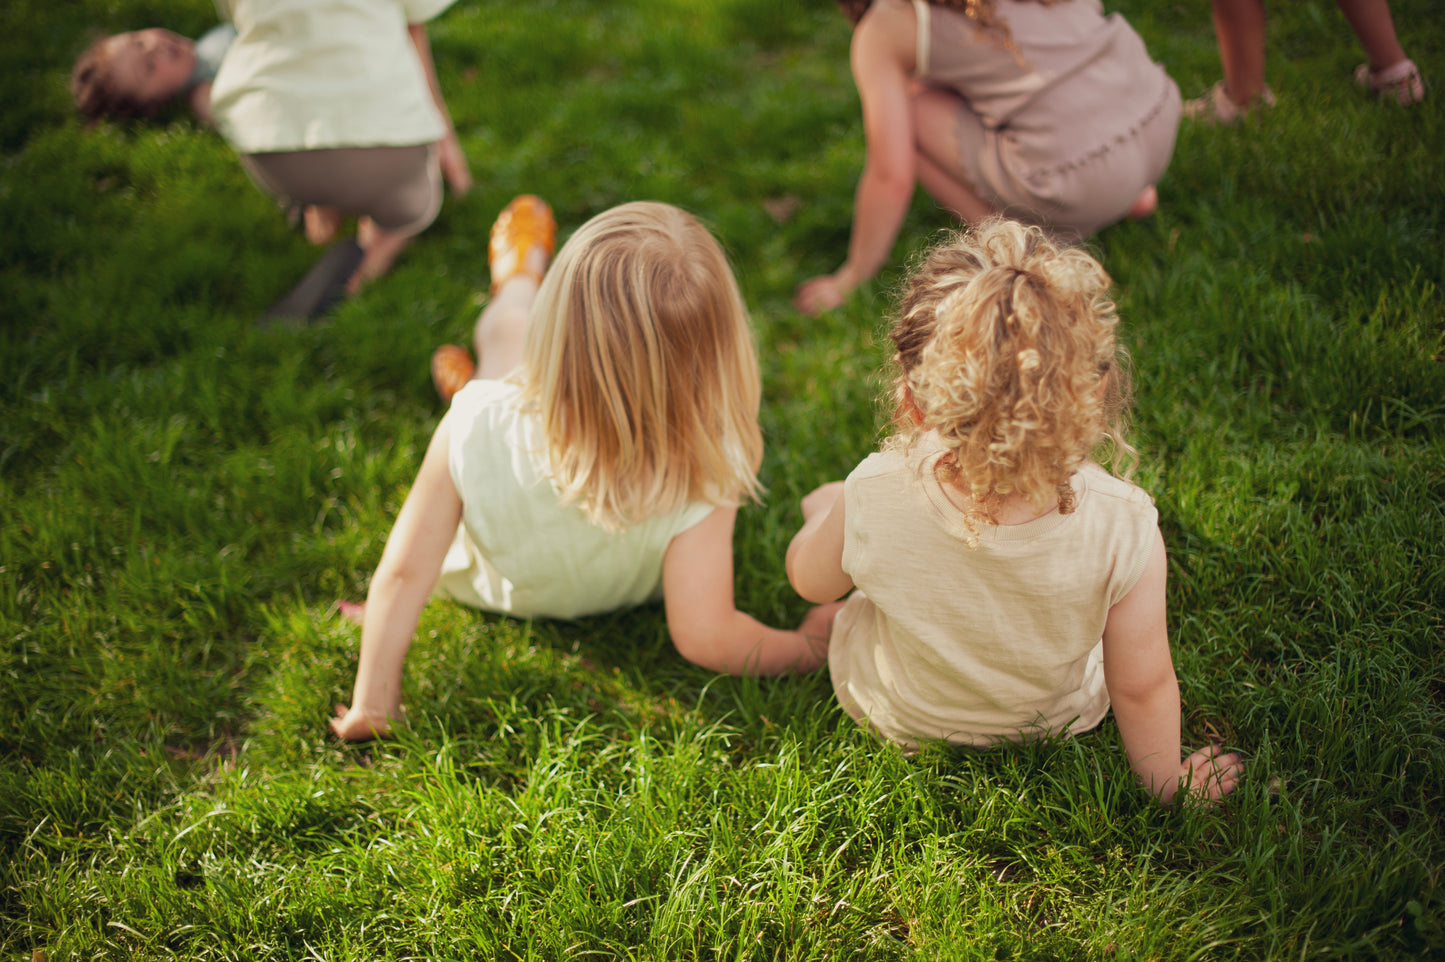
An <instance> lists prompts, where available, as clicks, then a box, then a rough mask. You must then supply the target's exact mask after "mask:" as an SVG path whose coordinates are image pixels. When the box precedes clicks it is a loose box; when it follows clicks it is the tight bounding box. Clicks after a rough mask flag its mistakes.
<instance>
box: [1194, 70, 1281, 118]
mask: <svg viewBox="0 0 1445 962" xmlns="http://www.w3.org/2000/svg"><path fill="white" fill-rule="evenodd" d="M1273 106H1274V91H1273V90H1270V89H1269V85H1268V84H1265V85H1264V86H1263V87H1260V88H1259V96H1258V97H1256V98H1255V99H1254V103H1252V104H1250V105H1249V106H1247V107H1241V106H1240V105H1239V104H1237V103H1235V102H1234V101H1233V100H1231V99H1229V94H1228V92H1226V91H1225V89H1224V81H1223V80H1221V81H1219V83H1217V84H1215V85H1214V86H1213V87H1210V88H1209V93H1207V94H1205V95H1204V96H1203V97H1196V98H1194V99H1193V100H1186V101H1185V102H1184V116H1186V117H1192V118H1193V119H1195V120H1202V121H1204V122H1205V123H1216V124H1224V125H1225V126H1228V125H1230V124H1232V123H1234V122H1236V121H1237V120H1239V118H1241V117H1244V116H1246V115H1248V114H1252V113H1254V112H1255V111H1256V110H1259V109H1261V108H1263V107H1273Z"/></svg>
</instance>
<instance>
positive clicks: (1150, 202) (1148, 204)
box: [1129, 184, 1159, 220]
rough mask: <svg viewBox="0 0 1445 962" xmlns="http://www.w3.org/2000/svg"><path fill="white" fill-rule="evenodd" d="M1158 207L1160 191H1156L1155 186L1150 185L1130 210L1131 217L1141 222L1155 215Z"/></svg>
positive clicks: (1140, 194) (1140, 193) (1141, 192)
mask: <svg viewBox="0 0 1445 962" xmlns="http://www.w3.org/2000/svg"><path fill="white" fill-rule="evenodd" d="M1158 206H1159V191H1157V190H1155V189H1154V185H1153V184H1150V185H1149V186H1148V187H1145V188H1144V189H1143V190H1141V191H1140V192H1139V196H1138V197H1136V198H1135V199H1134V206H1133V207H1130V208H1129V216H1130V217H1132V218H1133V219H1134V220H1141V219H1143V218H1145V217H1148V216H1149V215H1150V214H1152V213H1154V210H1155V208H1157V207H1158Z"/></svg>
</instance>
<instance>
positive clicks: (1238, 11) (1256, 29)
mask: <svg viewBox="0 0 1445 962" xmlns="http://www.w3.org/2000/svg"><path fill="white" fill-rule="evenodd" d="M1210 8H1211V12H1212V14H1213V17H1214V37H1215V39H1216V40H1217V41H1218V43H1219V60H1220V64H1221V65H1222V66H1223V68H1224V91H1225V93H1226V94H1227V95H1228V97H1229V99H1230V100H1232V101H1233V102H1234V105H1235V106H1236V107H1250V106H1253V104H1254V102H1255V101H1256V100H1257V99H1259V97H1260V96H1261V95H1262V94H1263V93H1264V89H1265V86H1264V3H1263V0H1212V2H1211V4H1210Z"/></svg>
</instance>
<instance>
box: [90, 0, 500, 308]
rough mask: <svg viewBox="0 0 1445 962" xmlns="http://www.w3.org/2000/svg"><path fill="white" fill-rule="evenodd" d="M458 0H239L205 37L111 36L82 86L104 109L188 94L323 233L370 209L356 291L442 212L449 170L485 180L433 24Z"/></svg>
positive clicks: (270, 187) (249, 167) (311, 231)
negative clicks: (471, 152)
mask: <svg viewBox="0 0 1445 962" xmlns="http://www.w3.org/2000/svg"><path fill="white" fill-rule="evenodd" d="M452 2H453V0H324V2H323V0H233V2H231V3H230V4H229V7H230V12H231V14H232V20H233V22H234V26H232V25H229V24H227V25H222V26H221V27H218V28H216V29H215V30H213V31H211V32H209V33H207V34H206V35H205V36H204V37H202V39H201V40H200V41H198V42H196V43H192V42H191V41H190V40H187V39H186V38H184V37H181V36H178V35H177V34H174V33H171V32H170V31H169V30H163V29H160V28H158V27H153V28H149V29H146V30H137V31H132V32H129V33H119V34H115V35H114V36H110V37H104V38H101V39H100V40H98V41H96V42H95V43H94V44H92V45H91V46H90V47H89V48H88V49H87V50H86V51H85V52H84V53H83V54H82V55H81V56H80V59H79V60H78V61H77V62H76V64H75V68H74V70H73V72H72V74H71V92H72V94H73V95H74V98H75V102H76V105H77V107H78V108H79V109H80V111H81V113H82V114H83V115H84V116H86V117H87V118H88V119H90V120H96V119H99V118H101V117H115V118H119V119H125V118H130V117H143V116H150V115H153V114H154V113H155V112H156V111H157V110H159V109H160V108H161V107H162V106H164V105H165V104H167V103H171V102H173V101H176V100H178V99H181V98H184V100H185V102H186V104H187V105H188V106H189V107H190V109H191V110H192V111H193V112H194V113H195V114H196V116H197V117H199V118H200V119H201V120H203V121H205V122H207V123H214V124H215V126H216V128H217V129H218V130H219V131H220V132H221V134H222V135H223V136H224V137H225V138H226V140H227V141H228V142H229V143H230V144H231V146H232V147H233V148H234V149H235V151H236V153H237V155H238V156H239V157H240V160H241V165H242V166H243V167H244V168H245V169H246V172H247V174H248V175H249V176H250V177H251V180H252V181H253V182H254V183H255V184H256V186H257V187H259V188H260V189H261V190H262V191H264V192H265V193H267V194H269V195H270V196H272V197H274V198H276V199H277V201H278V202H280V203H281V204H282V205H283V206H287V207H290V208H292V209H296V210H302V211H304V217H305V223H306V236H307V239H309V240H310V241H311V242H312V243H315V244H324V243H327V242H329V241H330V240H331V239H332V238H333V237H334V236H335V235H336V233H337V231H338V230H339V228H340V226H341V221H342V219H343V217H345V216H346V215H355V216H357V217H358V218H359V221H358V225H357V241H358V243H359V245H360V247H361V256H360V258H359V262H357V261H355V260H354V261H352V262H351V263H350V264H347V269H348V270H351V273H350V275H349V276H343V277H342V278H341V279H342V280H343V281H345V289H346V293H347V294H354V293H356V291H357V290H358V289H359V288H360V287H361V286H362V285H363V284H364V283H366V282H368V281H371V280H374V279H375V278H377V277H380V276H381V275H382V274H384V273H386V271H388V270H389V269H390V268H391V265H392V262H393V261H394V260H395V259H396V257H397V255H398V254H400V253H401V251H402V249H403V248H404V247H405V246H406V245H407V243H408V242H409V241H410V240H411V238H412V237H414V236H416V235H417V234H419V233H421V232H422V231H423V230H425V229H426V228H427V227H428V226H429V225H430V224H431V222H432V221H433V220H435V219H436V215H437V212H438V211H439V210H440V209H441V201H442V190H441V179H442V177H443V176H445V178H446V180H447V183H448V184H449V185H450V186H451V188H452V189H453V190H454V191H456V192H457V193H465V192H466V191H467V189H468V188H470V186H471V182H472V180H471V173H470V171H469V170H468V169H467V161H466V156H465V155H464V154H463V153H462V149H461V145H460V143H459V142H458V140H457V135H456V132H455V130H453V128H452V123H451V118H450V115H449V114H448V112H447V108H446V102H445V101H444V100H443V99H442V96H441V89H440V87H439V86H438V84H437V80H436V71H435V69H434V68H433V65H432V59H431V47H430V44H429V41H428V39H427V32H426V22H427V21H428V20H430V19H431V18H432V17H435V16H437V15H438V14H440V13H441V12H442V11H444V10H445V9H446V8H447V7H448V6H450V5H451V3H452ZM353 267H354V270H352V268H353Z"/></svg>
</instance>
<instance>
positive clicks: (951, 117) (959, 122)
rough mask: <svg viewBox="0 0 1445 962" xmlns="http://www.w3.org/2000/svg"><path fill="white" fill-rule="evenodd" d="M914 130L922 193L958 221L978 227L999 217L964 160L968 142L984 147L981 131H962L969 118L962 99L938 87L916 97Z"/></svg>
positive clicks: (926, 90)
mask: <svg viewBox="0 0 1445 962" xmlns="http://www.w3.org/2000/svg"><path fill="white" fill-rule="evenodd" d="M912 103H913V129H914V131H916V133H915V134H914V137H915V138H916V141H917V143H916V150H915V162H916V164H917V173H918V181H919V183H921V184H922V185H923V189H924V190H926V191H928V193H929V195H930V196H931V197H932V198H933V199H934V200H935V201H937V202H938V204H939V206H941V207H943V208H945V209H947V210H950V211H952V212H953V213H954V215H955V216H956V217H958V219H959V220H961V221H964V222H966V223H970V224H976V223H978V222H979V221H981V220H984V219H985V218H987V217H989V216H990V215H992V214H995V213H997V210H998V209H997V208H996V207H995V206H994V205H993V204H991V203H990V202H989V201H988V200H986V199H985V198H984V196H983V195H982V194H981V192H980V191H979V189H978V188H977V187H975V186H974V181H975V178H976V176H977V175H976V174H972V173H970V171H969V169H968V165H967V164H966V163H965V160H964V151H965V150H967V149H968V148H967V147H965V141H967V142H968V143H970V144H971V143H974V142H975V141H977V143H978V144H980V145H981V144H982V142H983V137H982V125H981V124H980V125H979V130H977V131H974V130H964V129H962V127H963V124H964V123H965V121H964V120H963V119H962V118H964V117H966V116H970V115H969V114H968V113H967V107H966V106H965V105H964V102H963V99H962V98H960V97H959V96H958V95H957V94H953V93H950V92H948V91H946V90H939V89H938V88H936V87H925V88H922V89H921V90H919V91H918V92H917V93H915V94H914V95H913V98H912Z"/></svg>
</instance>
